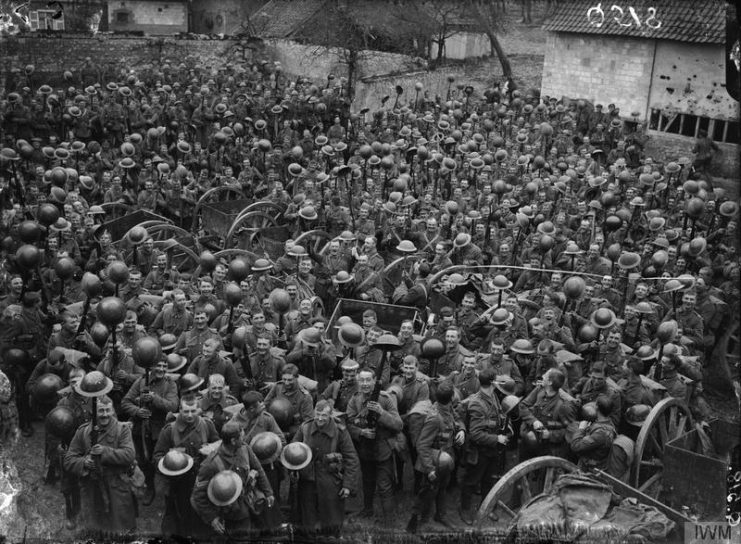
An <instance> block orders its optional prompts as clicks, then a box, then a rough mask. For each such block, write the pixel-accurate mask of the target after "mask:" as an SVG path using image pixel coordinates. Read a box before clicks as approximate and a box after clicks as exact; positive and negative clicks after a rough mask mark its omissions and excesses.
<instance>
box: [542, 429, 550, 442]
mask: <svg viewBox="0 0 741 544" xmlns="http://www.w3.org/2000/svg"><path fill="white" fill-rule="evenodd" d="M542 436H543V440H548V439H549V438H550V437H551V431H549V430H548V429H543V434H542Z"/></svg>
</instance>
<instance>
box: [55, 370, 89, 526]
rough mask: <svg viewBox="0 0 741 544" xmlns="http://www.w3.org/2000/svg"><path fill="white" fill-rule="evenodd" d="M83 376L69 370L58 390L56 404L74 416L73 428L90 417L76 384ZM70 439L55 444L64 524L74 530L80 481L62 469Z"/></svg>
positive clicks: (80, 373)
mask: <svg viewBox="0 0 741 544" xmlns="http://www.w3.org/2000/svg"><path fill="white" fill-rule="evenodd" d="M84 376H85V371H84V370H82V369H79V368H76V369H74V370H72V372H70V376H69V382H70V385H69V387H68V388H65V389H63V390H61V391H59V394H60V396H61V397H62V398H61V399H59V402H58V403H57V406H63V407H64V408H67V409H68V410H69V411H70V412H71V413H72V416H73V418H74V423H73V426H74V428H75V430H77V429H79V428H80V426H81V425H82V424H84V423H87V422H89V421H90V420H91V418H92V413H91V411H92V407H91V404H90V399H88V398H87V397H83V396H82V395H80V393H79V390H78V389H77V386H78V385H79V383H80V381H81V380H82V378H83V377H84ZM69 444H70V439H67V440H60V441H59V444H58V445H57V452H56V457H57V458H58V465H57V466H58V467H59V468H60V491H61V492H62V495H64V502H65V518H66V522H65V526H66V527H67V529H68V530H70V531H71V530H74V529H75V528H76V527H77V516H78V515H79V514H80V500H81V499H80V481H79V479H78V478H77V477H76V476H75V475H74V474H72V473H70V472H69V471H67V470H65V469H64V456H65V455H66V454H67V450H68V449H69Z"/></svg>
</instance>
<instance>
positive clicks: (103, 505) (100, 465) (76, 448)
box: [64, 395, 136, 535]
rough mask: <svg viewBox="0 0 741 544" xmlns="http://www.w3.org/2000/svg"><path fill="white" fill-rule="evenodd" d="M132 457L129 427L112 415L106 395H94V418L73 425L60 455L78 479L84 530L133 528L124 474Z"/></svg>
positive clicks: (133, 508)
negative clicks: (64, 453) (91, 420)
mask: <svg viewBox="0 0 741 544" xmlns="http://www.w3.org/2000/svg"><path fill="white" fill-rule="evenodd" d="M93 426H95V427H96V428H95V429H93ZM135 459H136V452H135V450H134V442H133V440H132V437H131V428H130V427H129V426H128V425H126V424H123V423H120V422H119V421H118V420H117V419H116V415H115V412H114V410H113V401H112V400H111V399H110V397H108V396H106V395H103V396H101V397H98V401H97V411H96V418H95V422H91V423H85V424H83V425H82V426H81V427H80V428H79V429H77V432H75V436H74V437H73V438H72V442H70V445H69V449H68V450H67V454H66V455H65V456H64V469H65V470H66V471H68V472H70V473H72V474H73V475H75V476H76V477H78V478H79V479H80V488H81V499H82V500H81V508H80V512H81V514H82V519H81V522H82V527H83V528H84V529H85V530H87V531H92V532H94V533H95V534H101V533H102V534H113V535H122V534H127V533H129V534H130V533H133V532H134V531H136V506H135V504H134V495H133V494H132V493H131V486H130V483H129V476H128V473H129V471H130V469H131V465H132V463H133V462H134V460H135Z"/></svg>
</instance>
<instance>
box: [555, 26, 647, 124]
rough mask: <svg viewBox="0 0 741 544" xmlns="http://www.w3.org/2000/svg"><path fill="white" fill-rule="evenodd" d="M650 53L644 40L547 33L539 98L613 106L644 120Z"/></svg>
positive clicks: (626, 114) (625, 113)
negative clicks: (591, 102) (581, 99)
mask: <svg viewBox="0 0 741 544" xmlns="http://www.w3.org/2000/svg"><path fill="white" fill-rule="evenodd" d="M653 50H654V44H653V42H651V41H648V40H638V39H632V38H619V37H614V36H611V37H603V36H590V35H583V34H579V35H577V34H566V33H563V34H562V33H553V32H550V33H548V37H547V39H546V54H545V62H544V65H543V84H542V94H544V95H548V96H555V97H557V98H560V97H561V96H567V97H569V98H584V99H587V100H592V101H595V102H600V103H604V105H605V106H607V104H609V103H614V104H615V105H617V106H618V107H619V108H620V111H621V113H622V114H623V115H625V116H628V115H630V114H631V112H634V111H636V112H639V113H640V119H645V115H646V104H647V98H648V91H649V84H650V81H651V63H652V59H653Z"/></svg>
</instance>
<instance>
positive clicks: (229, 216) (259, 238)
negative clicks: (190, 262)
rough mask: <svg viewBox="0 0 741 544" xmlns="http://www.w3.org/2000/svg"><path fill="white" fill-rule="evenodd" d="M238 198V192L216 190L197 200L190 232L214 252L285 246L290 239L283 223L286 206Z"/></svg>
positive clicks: (234, 190)
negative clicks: (258, 245) (259, 246)
mask: <svg viewBox="0 0 741 544" xmlns="http://www.w3.org/2000/svg"><path fill="white" fill-rule="evenodd" d="M239 197H241V192H240V191H239V190H238V189H235V188H233V187H215V188H213V189H210V190H209V191H206V192H205V193H204V194H203V196H201V198H200V199H198V202H197V203H196V205H195V208H194V211H193V221H192V224H191V229H190V230H191V232H192V233H194V235H195V234H196V233H198V234H199V235H200V237H199V242H200V244H201V245H203V246H205V247H208V248H209V249H212V250H219V249H227V248H235V247H236V248H239V249H249V250H252V249H254V247H255V246H256V245H257V244H258V243H262V244H265V243H266V242H267V243H269V242H268V241H275V243H276V244H282V243H283V242H284V241H285V240H287V239H288V238H289V236H290V233H289V232H288V228H287V226H285V223H284V219H283V212H284V211H285V206H283V205H281V204H278V203H275V202H271V201H258V202H254V201H252V200H247V199H242V198H239ZM268 228H270V229H272V231H271V232H269V233H268V232H266V231H265V229H268ZM258 233H259V234H258ZM272 249H273V248H272V247H271V250H272ZM270 253H271V251H268V254H270ZM272 253H275V251H272Z"/></svg>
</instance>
